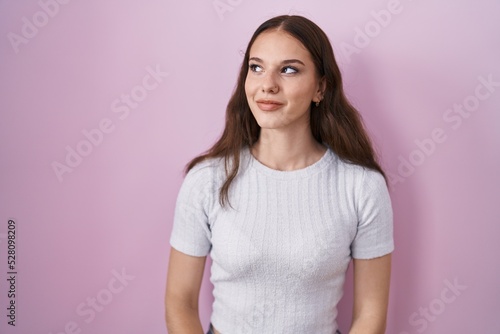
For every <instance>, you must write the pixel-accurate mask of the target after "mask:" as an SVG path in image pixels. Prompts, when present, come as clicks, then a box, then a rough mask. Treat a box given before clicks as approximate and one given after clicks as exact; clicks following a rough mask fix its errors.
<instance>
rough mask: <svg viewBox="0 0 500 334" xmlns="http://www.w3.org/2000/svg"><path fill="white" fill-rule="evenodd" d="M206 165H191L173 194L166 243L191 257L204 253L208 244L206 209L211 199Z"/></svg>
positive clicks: (206, 253)
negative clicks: (170, 225)
mask: <svg viewBox="0 0 500 334" xmlns="http://www.w3.org/2000/svg"><path fill="white" fill-rule="evenodd" d="M212 182H213V178H212V177H211V175H210V167H207V166H201V167H200V166H199V165H197V166H195V167H193V168H192V169H191V170H190V171H189V172H188V173H187V174H186V177H185V178H184V181H183V182H182V185H181V188H180V190H179V193H178V195H177V201H176V204H175V211H174V221H173V227H172V234H171V235H170V245H171V246H172V247H173V248H175V249H176V250H178V251H180V252H182V253H185V254H187V255H191V256H206V255H208V253H209V252H210V249H211V247H212V243H211V236H212V232H211V229H210V224H209V219H208V211H209V203H210V200H211V183H212Z"/></svg>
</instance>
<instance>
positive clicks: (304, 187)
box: [165, 15, 394, 334]
mask: <svg viewBox="0 0 500 334" xmlns="http://www.w3.org/2000/svg"><path fill="white" fill-rule="evenodd" d="M186 169H187V174H186V177H185V179H184V182H183V184H182V186H181V189H180V191H179V194H178V198H177V203H176V209H175V216H174V225H173V230H172V235H171V239H170V244H171V246H172V248H171V252H170V262H169V268H168V277H167V288H166V299H165V302H166V322H167V328H168V330H169V333H170V334H178V333H179V334H181V333H182V334H184V333H193V334H194V333H196V334H199V333H203V329H202V326H201V323H200V319H199V315H198V296H199V291H200V286H201V282H202V275H203V270H204V265H205V260H206V256H207V255H208V254H210V256H211V258H212V268H211V278H210V279H211V282H212V283H213V285H214V290H213V295H214V298H215V300H214V303H213V313H212V315H211V324H210V329H209V332H208V333H221V334H236V333H273V334H276V333H287V334H288V333H314V334H320V333H325V334H326V333H328V334H333V333H340V331H339V329H338V326H337V322H336V316H337V303H338V302H339V300H340V298H341V296H342V291H343V284H344V279H345V272H346V270H347V267H348V265H349V263H350V262H351V259H352V260H353V266H354V267H353V268H354V309H353V321H352V325H351V328H350V331H349V333H352V334H355V333H360V334H370V333H384V331H385V326H386V314H387V306H388V296H389V281H390V267H391V253H392V251H393V249H394V243H393V221H392V219H393V215H392V207H391V200H390V197H389V193H388V189H387V183H386V180H385V174H384V172H383V170H382V169H381V167H380V166H379V164H378V163H377V159H376V156H375V154H374V151H373V148H372V145H371V142H370V139H369V137H368V136H367V133H366V131H365V129H364V128H363V123H362V121H361V117H360V115H359V114H358V112H357V111H356V110H355V109H354V108H353V107H352V106H351V105H350V104H349V102H348V101H347V99H346V97H345V95H344V92H343V88H342V79H341V75H340V71H339V68H338V66H337V64H336V62H335V58H334V55H333V50H332V47H331V45H330V42H329V40H328V37H327V36H326V35H325V33H324V32H323V31H322V30H321V29H320V28H319V27H318V26H317V25H316V24H314V23H313V22H311V21H310V20H308V19H306V18H304V17H301V16H287V15H286V16H279V17H275V18H272V19H270V20H268V21H266V22H264V23H263V24H262V25H261V26H260V27H259V28H258V29H257V30H256V31H255V33H254V35H253V36H252V38H251V40H250V42H249V44H248V47H247V50H246V53H245V59H244V61H243V64H242V66H241V71H240V74H239V79H238V83H237V87H236V89H235V91H234V93H233V95H232V97H231V99H230V101H229V104H228V106H227V113H226V125H225V129H224V132H223V134H222V136H221V138H220V139H219V140H218V141H217V143H215V145H214V146H213V147H212V148H210V149H209V150H208V151H207V152H206V153H205V154H203V155H201V156H199V157H196V158H195V159H193V160H192V161H191V162H190V163H189V164H188V166H187V168H186Z"/></svg>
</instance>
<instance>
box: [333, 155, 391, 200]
mask: <svg viewBox="0 0 500 334" xmlns="http://www.w3.org/2000/svg"><path fill="white" fill-rule="evenodd" d="M332 154H333V155H334V156H335V159H333V162H334V164H335V168H334V169H333V170H335V173H336V177H337V178H338V179H339V180H342V183H343V184H344V185H345V186H346V187H347V189H351V190H352V191H353V192H354V194H357V195H359V194H360V193H369V192H375V193H377V192H380V191H384V192H385V191H387V190H388V189H387V184H386V181H385V178H384V176H383V175H382V174H381V173H380V172H379V171H377V170H374V169H371V168H368V167H365V166H361V165H357V164H353V163H350V162H348V161H345V160H342V159H341V158H339V157H338V156H337V155H336V154H335V152H333V151H332Z"/></svg>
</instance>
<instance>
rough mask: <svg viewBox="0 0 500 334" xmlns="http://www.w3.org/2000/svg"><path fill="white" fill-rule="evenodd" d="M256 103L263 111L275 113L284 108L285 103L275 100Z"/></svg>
mask: <svg viewBox="0 0 500 334" xmlns="http://www.w3.org/2000/svg"><path fill="white" fill-rule="evenodd" d="M256 103H257V105H258V106H259V109H260V110H262V111H274V110H278V109H279V108H281V107H282V106H283V103H281V102H279V101H274V100H257V101H256Z"/></svg>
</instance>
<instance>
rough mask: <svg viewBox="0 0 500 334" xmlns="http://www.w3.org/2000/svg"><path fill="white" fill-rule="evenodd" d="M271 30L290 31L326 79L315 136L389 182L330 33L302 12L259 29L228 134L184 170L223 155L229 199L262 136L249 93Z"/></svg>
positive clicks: (230, 108) (315, 111)
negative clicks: (256, 56) (244, 155)
mask: <svg viewBox="0 0 500 334" xmlns="http://www.w3.org/2000/svg"><path fill="white" fill-rule="evenodd" d="M270 29H274V30H282V31H285V32H287V33H288V34H290V35H291V36H293V37H295V38H296V39H297V40H299V41H300V42H301V43H302V44H303V45H304V46H305V47H306V49H307V50H308V51H309V52H310V54H311V56H312V59H313V61H314V64H315V67H316V70H317V72H318V74H319V77H320V78H324V79H325V83H326V89H325V92H324V95H323V100H322V101H321V104H320V105H319V107H316V105H315V104H313V103H312V102H311V116H310V125H311V130H312V134H313V136H314V138H315V139H316V140H317V141H318V142H319V143H325V144H327V145H328V146H329V147H330V148H331V149H332V150H333V151H334V152H335V153H336V154H337V156H338V157H339V158H340V159H342V160H344V161H346V162H348V163H352V164H356V165H360V166H364V167H367V168H369V169H373V170H376V171H378V172H380V173H381V174H382V176H383V177H384V179H385V181H386V184H387V177H386V175H385V173H384V171H383V170H382V168H381V167H380V165H379V164H378V162H377V157H376V155H375V153H374V150H373V147H372V144H371V141H370V138H369V137H368V135H367V133H366V130H365V129H364V126H363V122H362V119H361V115H360V114H359V113H358V111H357V110H356V109H355V108H354V107H353V106H352V105H351V104H350V103H349V101H348V100H347V98H346V96H345V94H344V89H343V85H342V77H341V74H340V70H339V67H338V65H337V62H336V61H335V56H334V55H333V49H332V46H331V44H330V41H329V40H328V37H327V36H326V34H325V33H324V32H323V30H321V28H319V27H318V26H317V25H316V24H315V23H314V22H312V21H310V20H309V19H307V18H305V17H302V16H297V15H282V16H277V17H274V18H271V19H269V20H267V21H266V22H264V23H262V24H261V25H260V26H259V27H258V28H257V30H256V31H255V32H254V34H253V36H252V38H251V39H250V42H249V43H248V46H247V49H246V52H245V57H244V60H243V63H242V65H241V69H240V74H239V77H238V82H237V86H236V89H235V90H234V92H233V95H232V96H231V99H230V100H229V103H228V105H227V109H226V125H225V128H224V132H223V133H222V135H221V137H220V139H219V140H218V141H217V142H216V143H215V144H214V145H213V146H212V147H211V148H210V149H208V150H207V151H205V152H204V153H203V154H202V155H200V156H197V157H196V158H194V159H193V160H191V161H190V162H189V163H188V164H187V165H186V168H185V172H186V173H187V172H189V170H191V168H193V167H194V166H195V165H196V164H198V163H199V162H201V161H204V160H206V159H210V158H221V157H224V167H225V171H226V180H225V182H224V184H223V185H222V187H221V189H220V194H219V202H220V204H221V206H224V205H225V204H226V203H228V202H229V194H228V192H229V186H230V185H231V182H232V181H233V180H234V178H235V177H236V175H237V173H238V169H239V161H240V151H241V149H242V148H243V147H245V146H249V147H251V146H252V145H253V144H254V143H255V142H256V141H257V140H258V138H259V135H260V126H259V125H258V124H257V121H256V120H255V118H254V116H253V114H252V112H251V111H250V107H249V105H248V101H247V98H246V94H245V80H246V77H247V73H248V66H249V65H248V60H249V56H250V49H251V47H252V45H253V43H254V41H255V39H256V38H257V37H258V36H259V35H260V34H261V33H262V32H264V31H266V30H270ZM231 159H232V162H233V163H232V164H231V163H230V162H231Z"/></svg>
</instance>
